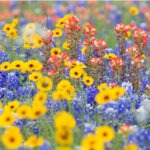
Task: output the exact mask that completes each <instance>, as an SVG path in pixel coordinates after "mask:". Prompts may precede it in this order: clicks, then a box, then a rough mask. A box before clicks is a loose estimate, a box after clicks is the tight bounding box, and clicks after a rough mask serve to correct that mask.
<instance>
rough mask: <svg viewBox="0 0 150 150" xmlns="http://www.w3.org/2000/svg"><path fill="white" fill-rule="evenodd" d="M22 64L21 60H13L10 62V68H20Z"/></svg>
mask: <svg viewBox="0 0 150 150" xmlns="http://www.w3.org/2000/svg"><path fill="white" fill-rule="evenodd" d="M23 66H24V62H23V61H22V60H15V61H13V62H12V63H11V69H14V70H21V68H22V67H23Z"/></svg>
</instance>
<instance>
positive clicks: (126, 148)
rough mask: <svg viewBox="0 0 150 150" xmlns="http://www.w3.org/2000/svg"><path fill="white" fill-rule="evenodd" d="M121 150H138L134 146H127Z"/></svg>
mask: <svg viewBox="0 0 150 150" xmlns="http://www.w3.org/2000/svg"><path fill="white" fill-rule="evenodd" d="M123 150H138V146H137V145H136V144H129V145H126V146H124V148H123Z"/></svg>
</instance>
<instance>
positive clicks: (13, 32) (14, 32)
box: [6, 28, 18, 39]
mask: <svg viewBox="0 0 150 150" xmlns="http://www.w3.org/2000/svg"><path fill="white" fill-rule="evenodd" d="M6 36H7V37H9V38H12V39H15V38H16V37H17V36H18V33H17V30H16V29H13V28H12V29H10V30H9V31H8V32H7V34H6Z"/></svg>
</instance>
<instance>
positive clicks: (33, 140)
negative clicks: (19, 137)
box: [25, 135, 44, 148]
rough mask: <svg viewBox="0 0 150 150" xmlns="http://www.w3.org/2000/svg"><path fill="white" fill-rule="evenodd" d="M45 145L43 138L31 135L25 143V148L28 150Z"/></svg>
mask: <svg viewBox="0 0 150 150" xmlns="http://www.w3.org/2000/svg"><path fill="white" fill-rule="evenodd" d="M43 143H44V139H43V138H42V137H36V135H31V136H29V137H28V139H27V140H26V142H25V146H26V147H28V148H34V147H39V146H41V145H42V144H43Z"/></svg>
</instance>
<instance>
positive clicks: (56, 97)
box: [52, 90, 67, 101]
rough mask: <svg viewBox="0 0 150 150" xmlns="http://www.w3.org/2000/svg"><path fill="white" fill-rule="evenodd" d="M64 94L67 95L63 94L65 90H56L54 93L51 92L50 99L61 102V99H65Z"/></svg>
mask: <svg viewBox="0 0 150 150" xmlns="http://www.w3.org/2000/svg"><path fill="white" fill-rule="evenodd" d="M66 94H67V93H66V92H65V90H56V91H53V93H52V99H53V100H55V101H59V100H63V99H65V97H66Z"/></svg>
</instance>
